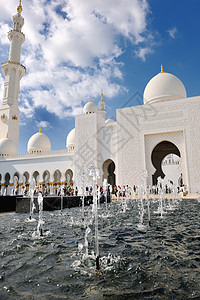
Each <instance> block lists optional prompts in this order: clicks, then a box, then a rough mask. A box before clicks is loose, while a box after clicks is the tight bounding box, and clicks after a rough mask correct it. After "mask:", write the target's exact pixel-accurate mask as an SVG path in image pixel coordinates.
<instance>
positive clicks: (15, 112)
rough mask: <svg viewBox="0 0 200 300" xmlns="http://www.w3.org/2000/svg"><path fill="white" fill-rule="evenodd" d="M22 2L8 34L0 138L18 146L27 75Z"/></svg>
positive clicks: (0, 114) (3, 70)
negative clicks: (23, 84)
mask: <svg viewBox="0 0 200 300" xmlns="http://www.w3.org/2000/svg"><path fill="white" fill-rule="evenodd" d="M21 12H22V5H21V0H20V1H19V6H18V7H17V14H16V15H15V16H13V19H12V21H13V30H10V31H9V32H8V38H9V40H10V52H9V60H8V61H7V62H5V63H2V64H1V70H2V72H3V74H4V77H5V82H4V94H3V102H2V106H1V107H0V138H5V137H6V136H7V135H8V137H9V138H11V139H12V140H13V141H14V142H15V143H16V145H17V146H18V139H19V124H20V111H19V107H18V97H19V85H20V80H21V78H22V77H23V76H24V75H25V73H26V68H25V67H24V66H22V65H21V64H20V56H21V45H22V44H23V42H24V41H25V35H24V34H23V33H22V32H21V29H22V26H23V25H24V18H23V17H22V16H21Z"/></svg>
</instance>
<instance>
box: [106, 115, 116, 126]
mask: <svg viewBox="0 0 200 300" xmlns="http://www.w3.org/2000/svg"><path fill="white" fill-rule="evenodd" d="M114 123H115V121H113V120H112V119H111V118H110V117H109V119H107V120H106V121H105V124H106V125H113V124H114Z"/></svg>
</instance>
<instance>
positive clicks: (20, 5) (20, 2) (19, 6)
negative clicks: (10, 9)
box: [17, 0, 22, 13]
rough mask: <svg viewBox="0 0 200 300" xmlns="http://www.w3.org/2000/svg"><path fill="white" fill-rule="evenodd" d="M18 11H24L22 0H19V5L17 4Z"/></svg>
mask: <svg viewBox="0 0 200 300" xmlns="http://www.w3.org/2000/svg"><path fill="white" fill-rule="evenodd" d="M17 12H20V13H21V12H22V1H21V0H19V5H18V6H17Z"/></svg>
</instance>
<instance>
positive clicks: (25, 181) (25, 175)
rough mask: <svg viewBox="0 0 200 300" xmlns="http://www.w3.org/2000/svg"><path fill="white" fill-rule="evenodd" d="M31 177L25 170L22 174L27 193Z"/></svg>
mask: <svg viewBox="0 0 200 300" xmlns="http://www.w3.org/2000/svg"><path fill="white" fill-rule="evenodd" d="M29 177H30V176H29V173H28V172H27V171H25V172H24V173H23V176H22V180H23V185H24V186H25V191H24V193H25V194H27V193H28V191H29Z"/></svg>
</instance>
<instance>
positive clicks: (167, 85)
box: [143, 66, 187, 104]
mask: <svg viewBox="0 0 200 300" xmlns="http://www.w3.org/2000/svg"><path fill="white" fill-rule="evenodd" d="M186 97H187V94H186V90H185V87H184V85H183V83H182V82H181V80H180V79H179V78H177V77H176V76H174V75H172V74H170V73H166V72H163V68H162V66H161V72H160V73H159V74H157V75H156V76H154V77H153V78H152V79H151V80H150V81H149V82H148V84H147V85H146V87H145V90H144V94H143V101H144V104H147V103H154V102H160V101H168V100H176V99H184V98H186Z"/></svg>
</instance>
